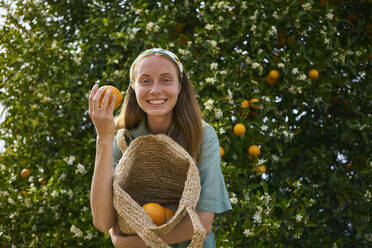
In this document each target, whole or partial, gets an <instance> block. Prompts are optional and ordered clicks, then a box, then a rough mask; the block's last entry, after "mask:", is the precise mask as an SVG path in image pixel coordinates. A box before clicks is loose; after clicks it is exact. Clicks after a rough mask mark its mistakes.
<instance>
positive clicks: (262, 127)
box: [261, 124, 269, 131]
mask: <svg viewBox="0 0 372 248" xmlns="http://www.w3.org/2000/svg"><path fill="white" fill-rule="evenodd" d="M268 128H269V127H268V126H267V125H265V124H263V125H262V126H261V130H262V131H266V130H267V129H268Z"/></svg>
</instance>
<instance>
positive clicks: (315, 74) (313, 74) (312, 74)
mask: <svg viewBox="0 0 372 248" xmlns="http://www.w3.org/2000/svg"><path fill="white" fill-rule="evenodd" d="M308 75H309V78H311V79H312V80H317V79H318V77H319V72H318V71H317V70H316V69H311V70H310V71H309V73H308Z"/></svg>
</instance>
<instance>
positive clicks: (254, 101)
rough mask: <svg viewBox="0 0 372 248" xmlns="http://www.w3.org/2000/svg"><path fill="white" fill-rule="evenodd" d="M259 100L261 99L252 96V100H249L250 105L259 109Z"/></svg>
mask: <svg viewBox="0 0 372 248" xmlns="http://www.w3.org/2000/svg"><path fill="white" fill-rule="evenodd" d="M259 102H260V101H259V100H258V99H257V98H252V99H251V101H250V102H249V103H250V104H249V105H250V106H251V108H252V109H258V107H259V106H258V103H259Z"/></svg>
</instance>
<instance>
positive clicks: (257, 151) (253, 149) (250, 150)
mask: <svg viewBox="0 0 372 248" xmlns="http://www.w3.org/2000/svg"><path fill="white" fill-rule="evenodd" d="M248 153H249V155H251V156H254V157H257V156H258V155H260V153H261V150H260V148H259V147H258V146H257V145H250V146H249V148H248Z"/></svg>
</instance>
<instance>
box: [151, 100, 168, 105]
mask: <svg viewBox="0 0 372 248" xmlns="http://www.w3.org/2000/svg"><path fill="white" fill-rule="evenodd" d="M149 102H150V103H151V104H162V103H164V102H165V100H151V101H149Z"/></svg>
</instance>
